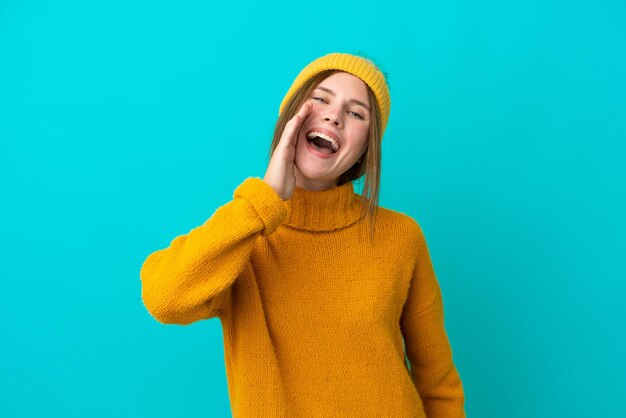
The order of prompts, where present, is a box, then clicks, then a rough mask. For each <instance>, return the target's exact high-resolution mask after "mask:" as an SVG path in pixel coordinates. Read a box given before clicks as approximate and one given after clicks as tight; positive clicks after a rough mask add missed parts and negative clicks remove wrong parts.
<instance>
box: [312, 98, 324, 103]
mask: <svg viewBox="0 0 626 418" xmlns="http://www.w3.org/2000/svg"><path fill="white" fill-rule="evenodd" d="M312 99H313V100H316V101H318V102H322V103H326V100H324V99H323V98H322V97H313V98H312Z"/></svg>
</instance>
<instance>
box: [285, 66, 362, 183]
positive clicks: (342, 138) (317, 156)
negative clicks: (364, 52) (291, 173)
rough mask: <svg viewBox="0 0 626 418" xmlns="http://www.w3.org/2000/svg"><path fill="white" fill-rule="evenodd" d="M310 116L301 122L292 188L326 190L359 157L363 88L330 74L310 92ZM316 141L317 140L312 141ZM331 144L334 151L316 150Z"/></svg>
mask: <svg viewBox="0 0 626 418" xmlns="http://www.w3.org/2000/svg"><path fill="white" fill-rule="evenodd" d="M307 100H309V101H311V102H312V107H311V111H310V113H309V114H308V115H307V117H306V118H305V119H304V121H303V122H302V125H301V127H300V130H299V132H298V142H297V144H296V157H295V166H296V169H295V173H296V185H298V186H299V187H302V188H305V189H309V190H327V189H330V188H333V187H335V186H336V185H337V181H338V179H339V177H340V176H341V175H342V174H343V173H345V172H346V171H347V170H348V169H349V168H350V167H352V166H353V165H354V163H355V162H356V161H357V160H358V159H359V158H360V157H361V156H362V155H363V153H364V152H365V150H366V148H367V139H368V132H369V126H370V103H369V95H368V90H367V86H366V85H365V83H364V82H363V81H362V80H361V79H359V78H358V77H356V76H354V75H352V74H349V73H345V72H338V73H334V74H332V75H330V76H328V77H327V78H325V79H324V80H323V81H322V82H321V83H320V84H318V85H317V87H316V88H315V90H313V92H312V94H311V97H310V98H309V99H307ZM315 137H317V138H315ZM324 139H325V140H327V141H328V142H330V143H331V144H333V149H334V148H336V151H334V152H333V153H329V151H328V150H325V149H322V148H323V147H319V145H320V144H327V145H328V142H326V143H325V142H324V141H323V140H324Z"/></svg>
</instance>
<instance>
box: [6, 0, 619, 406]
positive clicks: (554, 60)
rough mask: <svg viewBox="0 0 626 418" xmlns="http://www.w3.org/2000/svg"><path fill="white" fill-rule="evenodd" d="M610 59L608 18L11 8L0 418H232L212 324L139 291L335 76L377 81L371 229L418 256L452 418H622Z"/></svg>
mask: <svg viewBox="0 0 626 418" xmlns="http://www.w3.org/2000/svg"><path fill="white" fill-rule="evenodd" d="M625 45H626V4H625V3H624V2H622V1H620V0H595V1H592V0H588V1H576V0H574V1H555V0H525V1H523V0H520V1H501V0H500V1H467V2H463V1H455V0H450V1H442V2H437V3H432V2H404V1H394V0H390V1H385V2H378V1H376V2H374V1H369V0H363V1H358V2H340V3H329V2H320V3H317V2H301V3H298V2H287V1H282V2H253V1H241V2H233V3H228V2H215V3H214V2H207V1H197V0H196V1H178V2H174V1H163V0H160V1H142V0H134V1H132V0H130V1H114V0H109V1H93V2H85V1H57V2H44V1H18V0H4V1H3V2H2V3H1V4H0V144H1V145H0V182H1V188H0V193H1V194H0V199H1V200H0V227H1V231H0V232H1V241H0V257H1V263H0V277H1V280H0V298H1V301H0V315H1V317H2V342H1V344H0V358H1V362H0V364H1V366H0V367H1V369H0V416H2V417H15V418H18V417H85V416H90V417H151V418H155V417H171V416H206V417H228V416H230V408H229V402H228V392H227V383H226V374H225V368H224V357H223V355H224V352H223V345H222V344H223V339H222V331H221V324H220V322H219V320H217V319H213V320H209V321H201V322H197V323H195V324H192V325H189V326H185V327H183V326H176V325H162V324H160V323H158V322H156V321H155V320H154V319H152V317H151V316H150V315H149V314H148V312H147V311H146V309H145V308H144V306H143V304H142V301H141V283H140V279H139V270H140V267H141V265H142V263H143V261H144V260H145V258H146V257H147V256H148V255H149V254H150V253H151V252H153V251H156V250H158V249H161V248H165V247H167V246H168V245H169V243H170V241H171V240H172V239H173V238H175V237H176V236H178V235H181V234H185V233H187V232H189V231H190V230H191V229H192V228H194V227H196V226H198V225H200V224H202V223H203V222H204V221H205V220H206V219H207V218H208V217H209V216H211V214H212V213H213V212H214V211H215V209H216V208H217V207H219V206H221V205H223V204H224V203H226V202H228V201H229V200H230V199H232V194H233V191H234V189H235V188H236V186H237V185H238V184H240V183H241V182H242V181H243V180H244V179H245V178H246V177H248V176H259V177H262V176H263V175H264V173H265V169H266V168H267V162H268V156H267V152H268V148H269V144H270V141H271V136H272V132H273V126H274V123H275V121H276V117H277V112H278V106H279V104H280V101H281V99H282V97H283V95H284V94H285V92H286V91H287V89H288V87H289V86H290V84H291V82H292V81H293V79H294V77H295V76H296V75H297V73H298V72H299V70H300V69H301V68H302V67H303V66H304V65H306V64H307V63H308V62H310V61H311V60H312V59H314V58H316V57H318V56H320V55H323V54H326V53H329V52H335V51H336V52H351V53H363V54H366V55H367V56H368V57H370V58H372V59H374V60H375V61H376V62H377V63H378V64H379V65H380V67H381V68H382V70H383V71H384V72H385V73H386V74H387V76H388V81H389V85H390V90H391V97H392V108H391V118H390V120H389V126H388V129H387V132H386V135H385V138H384V140H383V171H382V184H381V187H382V191H381V201H380V204H381V205H382V206H384V207H388V208H391V209H394V210H397V211H401V212H404V213H407V214H409V215H411V216H412V217H414V218H415V219H416V220H417V221H418V222H419V223H420V224H421V226H422V228H423V230H424V232H425V234H426V238H427V241H428V245H429V249H430V252H431V256H432V259H433V264H434V267H435V270H436V273H437V276H438V279H439V281H440V285H441V287H442V291H443V296H444V305H445V314H446V328H447V331H448V335H449V338H450V342H451V344H452V349H453V354H454V359H455V363H456V365H457V368H458V370H459V373H460V375H461V378H462V380H463V383H464V387H465V392H466V410H467V412H468V416H471V417H482V418H492V417H493V418H500V417H507V418H517V417H520V418H522V417H524V418H527V417H589V416H595V417H617V416H623V415H621V414H622V413H623V402H622V401H623V400H624V397H625V396H626V378H625V376H626V361H625V358H626V356H625V354H626V332H625V329H626V321H625V320H626V309H625V303H624V299H625V297H626V294H625V293H626V292H625V289H626V287H625V283H626V280H625V279H626V273H625V268H624V261H625V259H626V245H625V244H624V238H625V237H626V233H625V232H626V221H625V220H624V218H625V215H626V202H625V196H626V190H625V189H626V187H625V184H626V173H625V166H626V158H625V155H626V147H625V146H624V141H625V140H626V122H625V118H626V81H625V80H626V46H625ZM374 401H375V400H374Z"/></svg>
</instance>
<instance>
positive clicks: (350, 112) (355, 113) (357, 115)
mask: <svg viewBox="0 0 626 418" xmlns="http://www.w3.org/2000/svg"><path fill="white" fill-rule="evenodd" d="M348 113H349V114H350V116H353V117H355V118H357V119H361V120H363V119H364V118H363V116H362V115H361V114H360V113H358V112H354V111H349V112H348Z"/></svg>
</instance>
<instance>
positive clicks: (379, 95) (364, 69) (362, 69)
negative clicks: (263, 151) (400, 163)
mask: <svg viewBox="0 0 626 418" xmlns="http://www.w3.org/2000/svg"><path fill="white" fill-rule="evenodd" d="M324 70H340V71H345V72H347V73H350V74H352V75H355V76H357V77H359V78H360V79H361V80H363V82H364V83H365V84H367V85H368V86H369V87H370V88H371V89H372V91H373V92H374V96H376V102H377V104H378V108H379V109H380V116H381V125H382V126H381V130H380V132H381V136H382V134H383V133H384V132H385V127H386V126H387V120H388V119H389V111H390V108H391V99H390V97H389V88H388V87H387V82H386V81H385V76H384V75H383V73H382V72H381V71H380V70H379V69H378V67H376V65H375V64H374V63H373V62H372V61H370V60H369V59H367V58H363V57H360V56H357V55H351V54H343V53H337V52H334V53H332V54H328V55H324V56H323V57H320V58H317V59H316V60H314V61H313V62H311V63H310V64H309V65H307V66H306V67H304V69H302V71H300V74H298V76H297V77H296V79H295V80H294V82H293V84H292V85H291V87H290V88H289V90H288V91H287V94H286V95H285V97H284V98H283V101H282V102H281V103H280V108H279V110H278V114H279V115H280V114H281V113H282V111H283V108H284V106H285V105H286V104H287V102H288V101H289V99H290V98H291V96H293V95H294V93H295V92H296V91H297V90H298V89H299V88H300V87H301V86H302V84H304V82H305V81H307V80H308V79H310V78H311V77H313V76H314V75H315V74H317V73H320V72H322V71H324Z"/></svg>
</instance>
